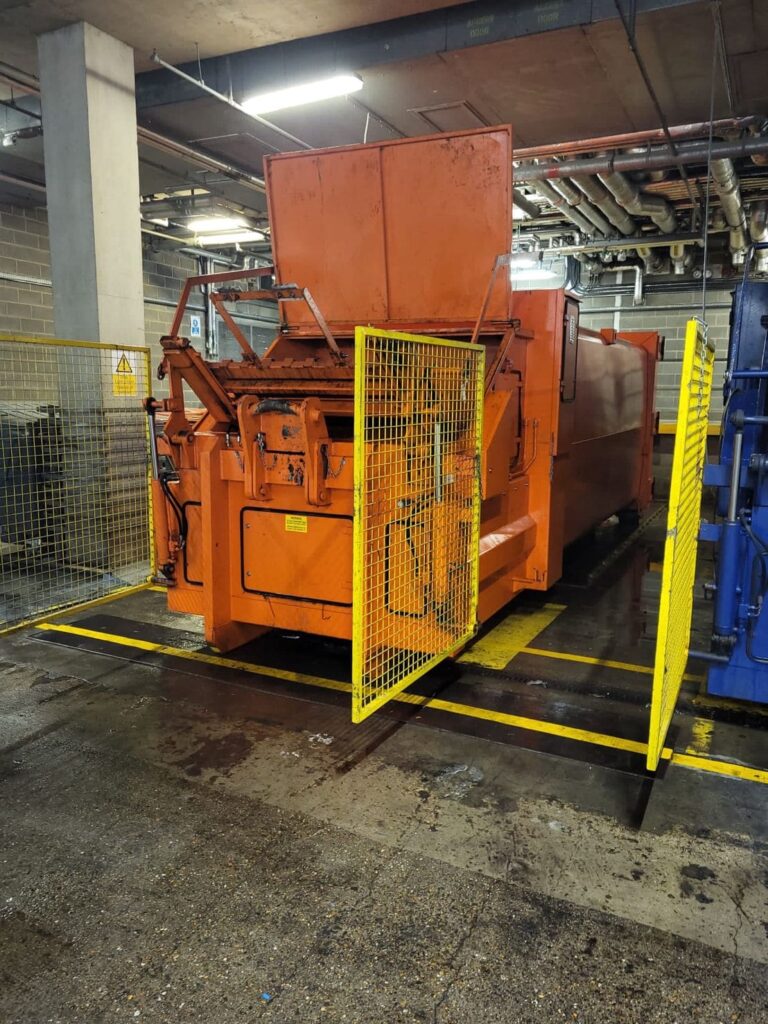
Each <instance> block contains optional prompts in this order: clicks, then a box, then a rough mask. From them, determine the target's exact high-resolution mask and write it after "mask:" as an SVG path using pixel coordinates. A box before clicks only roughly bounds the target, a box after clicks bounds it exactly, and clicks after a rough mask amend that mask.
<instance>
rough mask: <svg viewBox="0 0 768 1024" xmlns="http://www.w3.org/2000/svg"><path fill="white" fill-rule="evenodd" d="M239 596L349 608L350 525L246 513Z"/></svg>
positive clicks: (306, 516)
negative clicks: (268, 596) (265, 596)
mask: <svg viewBox="0 0 768 1024" xmlns="http://www.w3.org/2000/svg"><path fill="white" fill-rule="evenodd" d="M242 538H243V566H242V572H243V576H242V584H243V590H245V591H246V592H248V593H254V592H258V593H261V594H271V595H280V596H283V597H296V598H299V599H300V600H302V599H303V600H311V601H331V602H333V603H336V604H350V605H351V604H352V520H351V518H346V517H340V516H333V515H312V514H311V513H307V512H304V513H300V514H297V513H294V512H284V511H277V510H276V511H274V512H273V511H270V510H268V509H264V508H246V509H243V512H242Z"/></svg>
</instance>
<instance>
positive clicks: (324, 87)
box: [241, 74, 363, 114]
mask: <svg viewBox="0 0 768 1024" xmlns="http://www.w3.org/2000/svg"><path fill="white" fill-rule="evenodd" d="M362 88H363V82H362V79H361V78H358V77H357V75H349V74H346V75H332V76H331V77H330V78H321V79H319V80H318V81H316V82H306V83H305V84H304V85H291V86H289V87H288V88H286V89H275V90H274V91H273V92H264V93H259V94H258V95H256V96H251V97H250V98H249V99H247V100H243V102H242V104H241V106H242V107H243V108H244V109H245V110H247V111H248V113H249V114H273V113H274V112H275V111H276V110H286V109H288V108H289V107H302V106H304V105H305V104H307V103H317V102H318V101H320V100H330V99H333V98H334V97H336V96H348V95H349V93H351V92H358V91H359V90H360V89H362Z"/></svg>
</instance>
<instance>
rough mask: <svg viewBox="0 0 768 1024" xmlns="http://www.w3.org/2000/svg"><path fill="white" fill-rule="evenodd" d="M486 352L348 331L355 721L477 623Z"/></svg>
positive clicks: (388, 334) (373, 332) (408, 337)
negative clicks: (351, 355)
mask: <svg viewBox="0 0 768 1024" xmlns="http://www.w3.org/2000/svg"><path fill="white" fill-rule="evenodd" d="M484 355H485V353H484V349H483V347H482V346H479V345H470V344H466V343H464V342H455V341H442V340H439V339H435V338H424V337H419V336H416V335H411V334H400V333H398V332H395V331H380V330H373V329H371V328H364V327H358V328H356V330H355V522H354V600H353V634H352V635H353V643H352V651H353V674H352V720H353V721H354V722H361V721H362V720H363V719H364V718H367V717H368V715H370V714H371V713H372V712H373V711H375V710H376V709H377V708H379V707H381V705H382V704H384V703H386V701H388V700H389V699H390V698H392V697H394V696H395V695H396V694H397V693H399V692H400V691H401V690H403V689H405V687H406V686H408V685H409V684H410V683H412V682H413V681H414V680H416V679H418V678H419V676H422V675H423V674H424V673H425V672H427V671H428V670H429V669H430V668H431V667H432V666H433V665H435V664H436V663H437V662H438V661H440V660H441V659H443V658H445V657H447V656H448V655H449V654H451V653H452V652H453V651H454V650H455V649H456V648H457V647H459V646H461V645H462V644H463V643H465V642H466V641H467V640H468V639H469V638H470V637H471V636H472V634H473V633H474V631H475V627H476V611H477V590H478V541H479V530H480V479H479V469H480V444H481V434H482V410H483V374H484Z"/></svg>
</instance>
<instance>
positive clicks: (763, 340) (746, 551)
mask: <svg viewBox="0 0 768 1024" xmlns="http://www.w3.org/2000/svg"><path fill="white" fill-rule="evenodd" d="M767 394H768V282H756V281H748V280H747V279H746V274H745V279H744V280H743V281H742V282H741V283H740V284H739V285H737V287H736V290H735V292H734V299H733V308H732V312H731V333H730V341H729V347H728V361H727V371H726V376H725V382H724V386H723V399H724V411H723V423H722V430H721V437H720V460H719V464H718V465H707V466H706V467H705V470H704V483H705V484H708V485H711V486H714V487H716V488H717V513H718V516H720V517H722V521H721V522H719V523H717V524H705V525H704V526H703V527H702V530H701V533H700V540H702V541H709V542H714V543H715V544H716V546H717V553H716V560H717V564H716V574H715V583H714V617H713V631H712V651H713V652H714V654H715V655H719V659H718V660H717V661H715V662H713V663H710V665H709V667H708V669H707V690H708V692H709V693H711V694H716V695H718V696H724V697H735V698H738V699H742V700H751V701H759V702H761V703H768V611H764V608H763V606H764V604H765V603H766V599H768V416H767V414H768V403H767V401H766V395H767ZM739 456H740V457H739ZM735 457H738V458H739V465H738V472H737V471H736V470H735V469H734V458H735Z"/></svg>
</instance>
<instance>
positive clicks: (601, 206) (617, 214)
mask: <svg viewBox="0 0 768 1024" xmlns="http://www.w3.org/2000/svg"><path fill="white" fill-rule="evenodd" d="M573 181H574V183H575V184H576V185H578V187H579V188H580V189H581V191H582V192H583V193H584V195H585V196H586V197H587V199H590V200H591V201H592V202H593V203H594V204H595V206H596V207H597V208H598V210H601V211H602V212H603V213H604V214H605V216H606V217H607V218H608V220H609V221H610V222H611V224H613V226H614V227H615V228H617V229H618V230H619V231H620V232H621V233H622V235H634V234H636V233H637V225H636V224H635V222H634V221H633V220H632V218H631V217H630V216H629V214H628V213H627V211H626V210H625V209H624V208H623V207H621V206H619V204H618V203H617V202H616V200H615V199H614V198H613V196H612V195H611V193H610V192H609V191H608V189H607V188H605V187H604V186H603V185H601V184H600V182H599V181H598V180H597V178H593V177H591V176H590V175H588V174H583V175H579V176H578V177H576V178H573Z"/></svg>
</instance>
